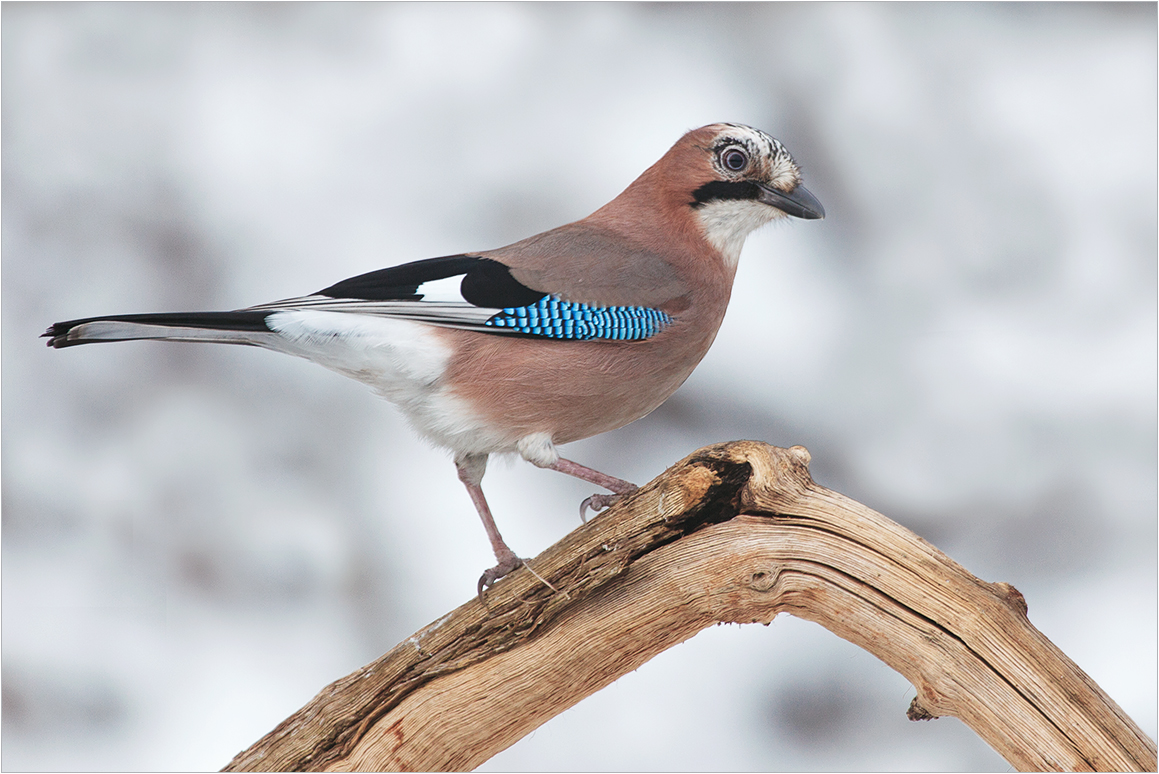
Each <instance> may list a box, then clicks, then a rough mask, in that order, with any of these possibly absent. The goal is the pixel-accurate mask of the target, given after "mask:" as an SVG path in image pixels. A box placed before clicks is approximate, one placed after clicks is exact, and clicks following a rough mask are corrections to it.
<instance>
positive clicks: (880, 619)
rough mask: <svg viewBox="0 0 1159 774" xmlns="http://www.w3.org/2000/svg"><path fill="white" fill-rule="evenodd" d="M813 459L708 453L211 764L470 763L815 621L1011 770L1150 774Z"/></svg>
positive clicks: (1075, 686) (900, 533)
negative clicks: (724, 640)
mask: <svg viewBox="0 0 1159 774" xmlns="http://www.w3.org/2000/svg"><path fill="white" fill-rule="evenodd" d="M808 463H809V453H808V452H807V451H806V450H805V449H804V448H802V447H799V446H795V447H793V448H791V449H778V448H775V447H771V446H767V445H765V444H761V443H756V442H750V441H739V442H736V443H730V444H721V445H718V446H711V447H707V448H705V449H701V450H700V451H697V452H696V453H694V454H692V455H691V456H689V457H687V458H686V459H684V460H683V461H681V462H680V463H679V464H677V465H675V466H674V467H672V468H671V469H669V470H668V471H667V472H665V473H664V474H663V475H662V476H660V477H659V478H657V479H656V480H655V481H653V482H651V483H650V484H648V485H647V486H645V487H643V488H642V489H641V490H639V491H638V492H636V493H634V494H633V495H631V496H629V497H628V498H626V499H625V500H624V501H623V502H621V503H619V504H618V505H617V506H615V507H614V508H612V509H611V510H609V511H608V512H606V513H604V514H601V515H600V516H599V518H597V519H594V520H593V521H591V522H589V523H588V524H586V525H584V526H583V527H581V528H579V529H577V530H575V531H574V532H573V533H571V534H570V535H568V536H567V537H565V538H564V539H563V540H561V541H560V542H559V543H557V544H556V545H554V546H552V547H551V548H550V549H548V550H547V551H546V552H544V553H543V554H542V555H541V556H539V557H537V558H536V559H535V560H534V561H532V562H531V566H532V567H533V568H534V570H535V572H536V573H538V574H539V575H540V576H542V577H543V578H544V579H546V580H547V581H548V582H550V583H551V585H552V586H554V587H555V589H558V592H557V591H553V590H552V589H550V588H548V587H547V586H546V585H544V584H543V583H542V582H541V581H540V580H538V579H537V578H536V577H535V576H534V575H532V573H530V572H528V571H526V570H519V571H517V572H515V573H513V574H511V575H510V576H508V577H507V578H505V579H503V580H502V581H500V582H499V583H498V584H496V586H495V587H494V588H492V589H491V590H490V591H489V592H488V594H487V598H486V606H485V607H484V606H483V605H482V604H480V603H479V601H478V600H475V599H473V600H472V601H470V602H468V603H467V604H465V605H463V606H461V607H459V608H458V609H457V610H455V611H453V612H451V613H449V614H447V615H445V616H443V617H442V618H440V619H439V620H438V621H436V622H434V623H432V624H430V625H429V626H427V627H426V628H424V629H422V630H421V631H419V632H418V633H416V634H415V635H414V636H413V637H411V638H410V639H408V640H407V641H406V642H403V643H402V644H400V645H398V646H397V647H396V648H394V649H393V650H392V651H390V652H389V653H387V654H386V655H384V656H382V657H381V658H380V659H378V660H377V661H375V662H373V663H372V664H369V665H367V666H365V667H363V668H362V669H360V670H358V671H357V672H355V673H354V674H351V675H349V676H347V677H345V678H342V679H341V680H338V681H337V682H335V683H333V684H332V685H330V686H328V687H327V688H325V689H324V690H323V691H322V692H321V693H319V694H318V696H317V697H315V698H314V699H313V700H312V701H311V702H310V703H309V704H307V705H306V706H305V707H303V708H302V709H301V710H299V711H298V712H296V713H294V714H293V715H292V716H290V717H289V718H287V719H286V720H285V721H283V722H282V723H281V724H280V725H279V726H278V727H277V728H276V729H274V730H273V731H272V732H270V733H269V734H267V735H266V736H265V737H264V738H263V739H261V740H260V741H258V742H257V743H256V744H254V745H253V747H251V748H250V749H248V750H246V751H244V752H242V753H240V754H239V755H238V756H237V757H236V758H234V760H233V761H232V762H231V763H230V765H229V766H228V767H227V769H226V770H233V771H259V770H266V771H274V770H283V771H300V770H335V771H347V770H380V771H381V770H417V771H424V770H451V769H455V770H466V769H472V768H474V767H476V766H478V765H479V764H481V763H483V762H484V761H486V760H487V759H488V758H490V757H491V756H492V755H494V754H495V753H497V752H499V751H501V750H504V749H506V748H507V747H509V746H510V745H512V744H513V743H514V742H516V741H517V740H519V739H520V738H522V737H523V736H525V735H526V734H528V733H530V732H531V731H532V730H534V729H535V728H537V727H538V726H540V725H541V724H543V723H544V722H546V721H547V720H548V719H550V718H551V717H553V716H555V715H557V714H558V713H560V712H562V711H563V710H565V709H567V708H568V707H571V706H572V705H574V704H576V703H577V702H579V701H580V700H581V699H583V698H584V697H585V696H588V695H590V694H592V693H594V692H596V691H598V690H599V689H600V688H602V687H604V686H605V685H608V684H609V683H611V682H612V681H614V680H615V679H617V678H618V677H620V676H621V675H623V674H624V673H626V672H628V671H630V670H633V669H636V668H637V667H639V666H640V665H641V664H643V663H644V662H646V661H648V660H649V659H650V658H652V657H653V656H655V655H656V654H658V653H660V652H661V651H663V650H665V649H667V648H670V647H672V646H673V645H676V644H677V643H680V642H683V641H684V640H686V639H688V638H689V637H691V636H693V635H694V634H695V633H696V632H698V631H700V630H701V629H703V628H705V627H707V626H710V625H712V624H715V623H720V622H729V623H756V622H761V623H769V622H771V621H772V620H773V618H774V617H775V616H776V615H777V614H778V613H781V612H787V613H791V614H793V615H795V616H798V617H800V618H805V619H807V620H810V621H816V622H817V623H819V624H821V625H822V626H824V627H826V628H827V629H829V630H830V631H832V632H833V633H835V634H837V635H838V636H840V637H842V638H844V639H846V640H849V641H850V642H852V643H854V644H856V645H859V646H861V647H862V648H865V649H866V650H868V651H870V652H871V653H873V654H874V655H875V656H877V657H878V658H879V659H881V660H882V661H884V662H885V663H886V664H888V665H889V666H891V667H892V668H894V669H895V670H897V671H898V672H900V673H901V674H902V675H904V676H905V677H906V679H908V680H909V681H910V682H911V683H913V685H914V686H915V687H916V688H917V697H916V698H915V699H914V701H913V703H912V704H911V706H910V709H909V716H910V718H911V719H915V720H916V719H927V718H934V717H938V716H943V715H954V716H956V717H959V718H961V719H962V721H964V722H965V723H966V724H967V725H969V726H970V727H971V728H972V729H974V731H975V732H977V733H978V734H979V735H980V736H981V737H982V738H983V739H985V740H986V742H987V743H989V744H990V746H991V747H993V748H994V749H995V750H997V751H998V752H999V753H1000V754H1001V755H1002V756H1003V757H1004V758H1005V759H1006V760H1007V761H1009V762H1010V763H1011V764H1012V765H1013V766H1015V767H1017V768H1018V769H1021V770H1025V771H1029V770H1071V771H1088V770H1095V771H1125V770H1131V771H1155V767H1156V751H1155V743H1154V742H1153V741H1151V739H1149V738H1148V737H1147V736H1146V735H1145V734H1144V733H1143V732H1142V731H1141V730H1140V729H1139V728H1138V726H1136V725H1135V724H1134V723H1133V722H1132V721H1131V719H1130V718H1129V717H1127V715H1126V714H1125V713H1124V712H1123V711H1122V710H1121V709H1119V707H1118V705H1116V704H1115V703H1114V702H1113V701H1112V700H1111V699H1110V697H1108V696H1107V695H1106V694H1105V693H1103V691H1102V690H1101V689H1100V688H1099V687H1098V686H1097V685H1096V684H1095V683H1094V681H1093V680H1091V679H1090V678H1089V677H1087V675H1086V674H1084V673H1083V672H1082V670H1080V669H1079V668H1078V667H1077V666H1075V664H1074V663H1073V662H1071V660H1070V659H1068V658H1067V657H1066V655H1064V654H1063V653H1062V652H1061V651H1060V650H1059V649H1058V648H1056V647H1055V646H1054V645H1053V644H1052V643H1051V642H1050V641H1049V640H1047V639H1046V637H1044V636H1043V635H1042V634H1041V633H1040V632H1039V631H1038V630H1037V629H1035V628H1034V627H1033V626H1032V625H1031V624H1030V622H1029V621H1028V620H1027V617H1026V602H1025V600H1024V599H1023V598H1022V595H1021V594H1020V593H1019V592H1018V591H1017V590H1016V589H1014V588H1013V587H1012V586H1009V585H1007V584H1004V583H987V582H985V581H982V580H979V579H978V578H975V577H974V576H973V575H971V574H970V573H968V572H967V571H966V570H964V569H963V568H962V567H960V566H959V565H958V564H956V563H955V562H953V561H952V560H951V559H949V558H948V557H946V556H945V555H944V554H942V553H941V552H940V551H938V550H937V549H936V548H934V547H933V546H931V545H930V544H929V543H927V542H925V541H924V540H922V539H921V538H919V537H917V536H916V535H914V534H913V533H911V532H909V531H908V530H906V529H904V528H902V527H901V526H899V525H897V524H895V523H893V522H891V521H889V520H888V519H886V518H885V517H884V516H882V515H881V514H878V513H876V512H874V511H872V510H870V509H869V508H866V507H865V506H863V505H861V504H859V503H856V502H854V501H852V500H849V499H848V498H846V497H843V496H842V495H839V494H837V493H835V492H832V491H829V490H828V489H825V488H824V487H821V486H818V485H817V484H815V483H814V482H813V480H812V478H811V477H810V476H809V472H808Z"/></svg>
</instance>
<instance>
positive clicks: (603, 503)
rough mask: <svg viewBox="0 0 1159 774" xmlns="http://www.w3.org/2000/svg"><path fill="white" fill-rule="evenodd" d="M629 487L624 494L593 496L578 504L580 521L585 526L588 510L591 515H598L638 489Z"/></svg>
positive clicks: (633, 486)
mask: <svg viewBox="0 0 1159 774" xmlns="http://www.w3.org/2000/svg"><path fill="white" fill-rule="evenodd" d="M630 486H632V488H631V489H629V490H628V491H626V492H615V493H613V494H594V495H592V496H591V497H589V498H587V499H586V500H584V501H583V502H582V503H580V521H582V522H584V523H585V524H586V523H587V520H588V519H587V514H586V511H587V509H588V508H591V509H592V513H593V514H595V513H599V512H600V511H602V510H603V509H605V508H610V507H611V506H613V505H615V504H616V503H618V502H620V500H623V499H624V496H625V495H630V494H632V492H635V491H636V490H637V489H639V488H640V487H638V486H635V485H630Z"/></svg>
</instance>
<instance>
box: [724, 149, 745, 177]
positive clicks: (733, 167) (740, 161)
mask: <svg viewBox="0 0 1159 774" xmlns="http://www.w3.org/2000/svg"><path fill="white" fill-rule="evenodd" d="M720 163H721V164H722V165H723V166H724V168H725V169H727V170H728V171H729V172H740V171H741V170H743V169H744V168H745V167H747V166H748V165H749V155H748V154H747V153H745V152H744V151H743V150H741V149H740V148H738V147H736V146H735V145H734V146H732V147H730V148H725V149H724V150H723V151H721V154H720Z"/></svg>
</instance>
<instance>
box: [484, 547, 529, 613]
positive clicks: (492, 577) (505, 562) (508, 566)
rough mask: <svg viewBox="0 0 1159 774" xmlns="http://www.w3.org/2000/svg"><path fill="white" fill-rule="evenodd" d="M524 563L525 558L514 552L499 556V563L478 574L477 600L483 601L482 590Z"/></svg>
mask: <svg viewBox="0 0 1159 774" xmlns="http://www.w3.org/2000/svg"><path fill="white" fill-rule="evenodd" d="M526 564H527V562H526V560H524V559H520V558H519V557H518V556H516V555H515V554H510V555H507V556H503V557H500V558H499V564H497V565H495V566H494V567H492V568H491V569H490V570H487V571H486V572H485V573H483V574H482V575H480V576H479V601H480V602H482V601H483V592H484V591H485V590H486V589H488V588H489V587H491V586H492V585H494V583H495V581H497V580H499V579H500V578H502V577H503V576H505V575H507V574H508V573H510V572H512V571H513V570H518V569H519V568H520V567H523V566H525V565H526Z"/></svg>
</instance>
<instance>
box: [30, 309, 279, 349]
mask: <svg viewBox="0 0 1159 774" xmlns="http://www.w3.org/2000/svg"><path fill="white" fill-rule="evenodd" d="M269 314H270V312H251V311H246V310H241V311H237V312H166V313H162V314H119V315H108V316H105V317H84V318H82V319H79V320H67V321H65V322H58V323H53V324H52V325H51V326H50V327H49V329H48V330H47V331H45V332H44V333H42V334H41V338H47V339H48V346H50V347H55V348H57V349H60V348H61V347H73V346H76V345H78V344H93V343H96V342H100V341H115V340H116V339H103V338H93V339H87V338H83V337H81V338H76V337H74V338H72V339H70V338H69V336H68V334H69V331H71V330H73V329H74V328H77V327H79V326H81V325H85V324H87V323H93V322H123V323H139V324H141V325H156V326H161V327H168V328H197V329H201V330H215V331H238V332H248V331H253V332H263V333H268V332H269V330H270V329H269V328H268V327H267V326H266V317H267V316H268V315H269Z"/></svg>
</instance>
